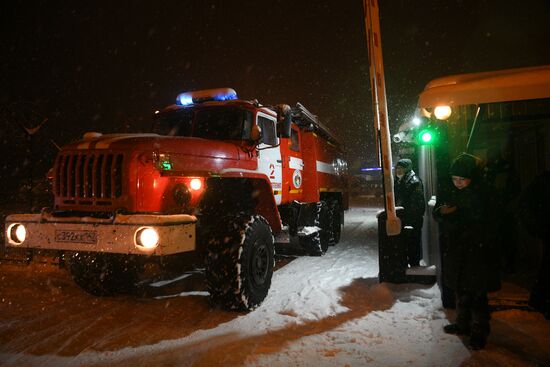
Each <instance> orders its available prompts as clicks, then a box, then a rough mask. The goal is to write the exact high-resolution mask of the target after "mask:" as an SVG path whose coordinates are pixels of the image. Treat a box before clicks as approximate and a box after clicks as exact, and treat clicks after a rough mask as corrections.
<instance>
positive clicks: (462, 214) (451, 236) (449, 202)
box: [434, 153, 500, 349]
mask: <svg viewBox="0 0 550 367" xmlns="http://www.w3.org/2000/svg"><path fill="white" fill-rule="evenodd" d="M478 161H479V160H478V159H477V158H476V157H474V156H472V155H469V154H465V153H463V154H461V155H459V156H458V157H457V158H456V159H455V160H454V162H453V163H452V165H451V168H450V175H451V180H452V185H451V186H450V188H449V190H448V191H447V192H446V193H445V195H444V196H443V197H442V198H441V199H440V200H438V202H437V203H436V206H435V208H434V217H435V218H436V220H438V221H440V222H441V224H442V225H441V227H440V229H441V230H442V231H443V232H444V233H443V235H444V236H445V238H446V240H445V241H446V244H445V246H444V248H443V249H442V252H443V253H442V257H443V259H442V275H443V284H444V285H445V286H447V287H449V288H451V289H453V290H454V291H455V297H456V312H457V313H456V322H455V323H452V324H449V325H446V326H445V327H444V331H445V332H446V333H449V334H457V335H470V347H471V348H472V349H481V348H483V347H484V346H485V345H486V343H487V337H488V336H489V332H490V327H489V320H490V314H489V305H488V299H487V293H488V292H492V291H496V290H498V289H499V288H500V277H499V274H500V272H499V270H500V266H499V251H498V249H496V248H495V241H494V239H493V238H492V235H493V233H494V232H493V230H492V228H491V222H492V221H491V215H492V213H491V211H492V210H490V203H491V200H490V192H488V190H487V189H486V188H485V186H484V184H483V182H482V180H481V174H480V170H479V168H478Z"/></svg>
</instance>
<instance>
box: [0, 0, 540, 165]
mask: <svg viewBox="0 0 550 367" xmlns="http://www.w3.org/2000/svg"><path fill="white" fill-rule="evenodd" d="M379 1H380V6H381V18H382V19H381V22H382V37H383V50H384V62H385V68H386V85H387V92H388V99H389V116H390V121H391V123H392V124H393V125H394V126H396V125H397V124H398V123H401V122H403V121H405V120H406V119H407V118H408V117H409V116H410V114H411V113H412V112H413V110H414V106H415V99H416V96H417V95H418V93H419V92H420V91H421V90H422V89H423V87H424V85H425V84H426V83H427V82H428V81H429V80H431V79H433V78H435V77H438V76H442V75H445V74H451V73H463V72H477V71H485V70H490V69H503V68H511V67H522V66H533V65H541V64H550V47H548V44H549V41H550V25H549V19H550V1H548V0H538V1H537V0H524V1H521V2H520V1H501V0H446V1H445V0H442V1H435V0H431V1H422V0H379ZM514 4H515V5H514ZM0 27H1V28H2V32H1V36H0V37H1V38H0V45H1V48H2V54H1V55H0V68H1V73H0V78H1V80H0V83H1V86H2V88H1V91H0V107H1V110H0V118H1V119H2V120H1V121H2V129H3V133H2V136H1V137H2V140H3V143H2V144H3V146H4V149H7V148H6V147H8V146H9V145H10V144H14V142H17V139H21V137H20V136H18V135H17V134H15V136H14V134H12V133H10V132H9V131H10V129H12V128H13V126H14V121H23V122H25V121H29V122H28V124H36V123H37V121H38V120H40V119H41V118H42V117H47V118H48V119H49V120H48V123H47V124H46V125H45V126H44V128H43V129H42V131H40V132H39V133H38V134H37V137H36V139H37V140H39V141H44V142H45V143H44V144H43V145H41V149H43V150H44V155H41V156H42V157H48V156H49V155H53V154H54V153H55V150H54V149H53V147H52V146H50V145H48V143H47V141H48V140H49V139H51V138H53V140H55V141H56V142H57V143H66V142H68V141H70V140H73V139H75V138H76V137H78V136H80V135H81V134H82V133H83V132H85V131H90V130H95V131H98V130H99V131H103V132H115V131H116V132H122V131H128V129H130V130H136V129H137V130H143V129H144V128H145V127H147V126H148V124H149V122H148V121H149V120H148V119H149V117H150V114H151V113H152V111H154V110H155V109H158V108H160V107H162V106H165V105H168V104H171V103H173V101H174V100H175V97H176V95H177V94H178V93H179V92H182V91H186V90H194V89H205V88H214V87H226V86H228V87H232V88H234V89H236V90H237V92H238V94H239V96H240V97H242V98H246V99H253V98H257V99H258V100H259V101H260V102H262V103H264V104H276V103H288V104H295V103H296V102H297V101H299V102H302V103H303V104H304V105H305V106H306V107H308V108H309V109H310V110H311V111H312V112H314V113H315V114H317V115H319V117H320V118H321V120H322V121H324V122H325V123H326V125H328V126H329V127H330V128H332V129H333V130H335V131H336V132H337V133H338V134H339V135H340V136H341V138H342V140H344V141H345V142H346V146H347V150H348V152H349V153H350V155H351V156H356V157H359V158H360V159H362V160H365V161H371V162H374V155H373V143H372V132H371V129H370V126H371V124H372V123H371V121H372V112H371V107H370V106H371V103H370V101H371V97H370V86H369V81H368V59H367V51H366V45H365V37H364V28H365V27H364V20H363V6H362V1H361V0H353V1H351V0H342V1H334V0H333V1H328V0H325V1H321V0H320V1H297V0H294V1H291V0H289V1H286V0H280V1H206V0H205V1H202V0H197V1H182V0H179V1H139V2H138V1H135V2H132V1H124V2H121V1H111V2H98V1H93V2H87V3H86V2H80V1H77V2H75V1H53V2H52V1H27V2H23V1H9V2H3V4H2V10H1V12H0ZM30 111H33V112H30ZM33 113H36V115H33ZM26 123H27V122H26ZM128 124H129V125H130V127H128V126H127V125H128ZM10 136H13V138H9V137H10ZM4 166H5V165H4ZM4 174H5V172H3V173H2V175H4Z"/></svg>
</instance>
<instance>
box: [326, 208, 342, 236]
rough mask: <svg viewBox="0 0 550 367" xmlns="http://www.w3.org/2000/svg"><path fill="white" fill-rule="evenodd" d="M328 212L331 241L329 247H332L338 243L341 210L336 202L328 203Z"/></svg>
mask: <svg viewBox="0 0 550 367" xmlns="http://www.w3.org/2000/svg"><path fill="white" fill-rule="evenodd" d="M328 205H329V212H330V221H331V227H332V232H331V239H330V243H329V244H330V245H331V246H334V245H336V244H337V243H338V242H340V236H341V234H342V210H341V208H340V204H339V203H338V201H336V200H332V201H330V202H329V204H328Z"/></svg>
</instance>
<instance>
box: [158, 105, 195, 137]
mask: <svg viewBox="0 0 550 367" xmlns="http://www.w3.org/2000/svg"><path fill="white" fill-rule="evenodd" d="M193 115H194V113H193V110H192V109H188V108H182V109H180V110H172V111H168V112H163V113H161V114H158V115H156V116H155V121H154V122H153V132H154V133H157V134H159V135H168V136H191V123H192V122H193Z"/></svg>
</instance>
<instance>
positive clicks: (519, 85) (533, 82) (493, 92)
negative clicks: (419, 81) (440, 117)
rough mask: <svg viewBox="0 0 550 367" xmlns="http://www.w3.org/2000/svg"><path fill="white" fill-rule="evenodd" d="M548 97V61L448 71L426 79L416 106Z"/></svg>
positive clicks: (549, 67)
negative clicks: (496, 68)
mask: <svg viewBox="0 0 550 367" xmlns="http://www.w3.org/2000/svg"><path fill="white" fill-rule="evenodd" d="M539 98H550V65H543V66H536V67H529V68H519V69H508V70H499V71H489V72H484V73H471V74H459V75H450V76H446V77H442V78H437V79H434V80H432V81H431V82H429V83H428V84H427V85H426V87H425V88H424V91H423V92H422V93H421V94H420V98H419V100H418V107H420V108H428V107H436V106H441V105H447V106H458V105H467V104H480V103H493V102H506V101H519V100H528V99H539Z"/></svg>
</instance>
